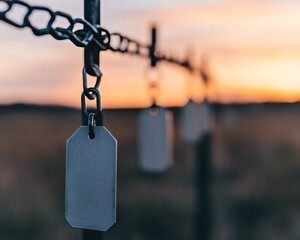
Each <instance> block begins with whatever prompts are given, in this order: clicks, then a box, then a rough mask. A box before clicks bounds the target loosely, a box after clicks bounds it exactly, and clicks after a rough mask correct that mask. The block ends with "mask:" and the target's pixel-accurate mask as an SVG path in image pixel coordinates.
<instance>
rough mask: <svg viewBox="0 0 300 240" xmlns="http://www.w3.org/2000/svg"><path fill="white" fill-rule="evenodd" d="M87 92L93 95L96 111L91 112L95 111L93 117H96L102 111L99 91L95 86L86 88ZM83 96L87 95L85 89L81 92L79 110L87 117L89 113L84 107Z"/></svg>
mask: <svg viewBox="0 0 300 240" xmlns="http://www.w3.org/2000/svg"><path fill="white" fill-rule="evenodd" d="M87 92H89V94H90V93H92V94H93V95H94V96H95V98H94V99H96V111H95V112H93V113H95V119H96V118H97V117H98V116H99V115H100V113H101V111H102V107H101V96H100V92H99V91H98V89H97V88H88V89H87ZM85 97H87V96H86V95H85V91H83V92H82V94H81V112H82V115H83V116H85V117H86V118H87V119H88V117H89V113H88V109H87V107H86V101H85Z"/></svg>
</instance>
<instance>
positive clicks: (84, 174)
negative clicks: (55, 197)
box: [65, 126, 117, 231]
mask: <svg viewBox="0 0 300 240" xmlns="http://www.w3.org/2000/svg"><path fill="white" fill-rule="evenodd" d="M88 132H89V128H88V127H87V126H81V127H80V128H78V130H77V131H76V132H75V133H74V134H73V135H72V136H71V137H70V138H69V139H68V140H67V150H66V154H67V160H66V190H65V191H66V192H65V194H66V195H65V218H66V220H67V221H68V223H69V224H70V225H71V226H72V227H75V228H81V229H89V230H97V231H107V230H108V229H109V228H110V227H111V226H112V225H113V224H114V223H115V222H116V174H117V140H116V139H115V138H114V137H113V136H112V135H111V134H110V132H109V131H108V130H107V129H106V128H105V127H102V126H101V127H100V126H94V132H95V138H94V139H89V138H88Z"/></svg>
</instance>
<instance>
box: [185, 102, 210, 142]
mask: <svg viewBox="0 0 300 240" xmlns="http://www.w3.org/2000/svg"><path fill="white" fill-rule="evenodd" d="M211 127H212V126H211V112H210V108H209V104H208V103H206V102H203V103H201V104H199V103H195V102H194V101H192V100H191V101H189V102H188V103H187V104H186V105H185V106H184V107H183V109H182V113H181V136H182V139H183V140H184V141H186V142H189V143H194V142H196V141H197V140H199V139H200V138H201V136H202V135H203V134H205V133H206V132H208V131H210V130H211Z"/></svg>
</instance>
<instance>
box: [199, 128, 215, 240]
mask: <svg viewBox="0 0 300 240" xmlns="http://www.w3.org/2000/svg"><path fill="white" fill-rule="evenodd" d="M212 140H213V134H212V132H211V131H210V132H207V133H205V134H204V135H203V136H201V138H200V139H199V140H198V142H197V143H196V144H195V153H196V166H195V170H196V226H195V240H209V239H210V238H211V230H212V204H211V191H210V190H211V178H212Z"/></svg>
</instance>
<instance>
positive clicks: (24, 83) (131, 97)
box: [0, 0, 300, 107]
mask: <svg viewBox="0 0 300 240" xmlns="http://www.w3.org/2000/svg"><path fill="white" fill-rule="evenodd" d="M27 2H29V3H33V4H46V5H47V4H48V6H49V7H51V8H52V9H53V10H63V11H66V12H69V13H71V14H72V16H74V17H82V9H83V6H82V2H83V1H78V0H76V1H74V0H66V1H63V2H61V1H58V0H53V1H51V4H50V3H44V2H43V3H41V2H40V1H38V0H35V1H34V0H30V1H27ZM182 2H183V1H178V0H163V1H158V0H155V1H151V2H147V4H146V3H145V4H141V1H138V0H124V1H122V4H121V5H120V1H117V0H110V1H103V0H102V3H103V4H102V5H103V9H102V23H103V26H104V27H106V28H108V29H110V30H112V31H119V32H121V33H126V34H128V35H129V36H132V37H134V38H136V39H140V40H142V41H145V42H146V41H148V40H149V24H150V23H152V22H156V23H157V24H159V46H160V48H161V49H164V50H165V51H167V52H171V53H174V54H177V55H178V56H184V55H185V53H186V51H187V49H193V52H194V55H193V59H194V62H195V63H196V64H199V63H200V59H201V55H202V54H203V53H205V55H207V56H208V58H209V63H210V65H209V69H210V75H211V77H212V83H211V86H210V89H209V91H208V95H209V98H210V99H211V100H214V101H222V102H249V101H250V102H263V101H289V102H290V101H297V100H299V99H300V14H299V11H300V2H299V1H296V0H285V1H284V0H273V1H271V0H266V1H258V0H251V1H250V0H199V1H196V0H187V1H184V4H183V3H182ZM74 3H76V4H74ZM0 7H1V6H0ZM35 20H36V22H42V20H43V18H41V19H39V16H36V19H35ZM0 32H1V38H0V48H1V58H0V103H13V102H27V103H41V104H59V105H70V106H75V107H79V106H80V93H81V69H82V65H83V60H82V58H83V54H82V49H80V48H77V47H75V46H73V45H72V44H71V43H70V42H69V41H63V42H61V41H60V42H59V41H56V40H54V39H53V38H52V37H50V36H44V37H35V36H33V34H32V33H31V32H30V30H29V29H23V30H20V29H16V28H13V27H11V26H8V25H7V24H5V23H3V22H0ZM147 67H148V62H147V61H145V60H141V59H140V58H136V57H128V56H124V55H120V54H112V53H109V52H105V53H102V56H101V70H102V72H103V74H104V77H103V80H102V83H101V95H102V102H103V106H104V107H142V106H147V105H149V104H150V96H149V93H148V92H147V81H146V80H145V78H146V77H145V72H146V69H147ZM159 71H160V74H161V82H160V92H159V95H158V102H159V103H160V104H162V105H166V106H174V105H176V106H178V105H183V104H184V103H185V102H186V101H187V99H188V98H189V97H190V96H192V97H193V98H194V99H197V100H199V101H200V100H201V99H202V98H203V94H204V90H203V85H202V84H201V81H200V79H197V78H196V77H195V76H190V75H189V74H188V73H186V72H185V71H184V70H181V69H179V68H176V67H175V68H174V67H172V66H170V65H169V64H161V65H159ZM187 83H189V84H190V85H191V87H190V88H191V89H193V91H192V93H191V94H188V91H187V89H188V88H187ZM189 95H190V96H189Z"/></svg>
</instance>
